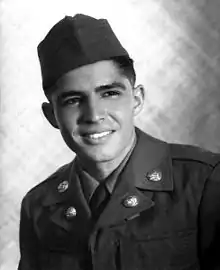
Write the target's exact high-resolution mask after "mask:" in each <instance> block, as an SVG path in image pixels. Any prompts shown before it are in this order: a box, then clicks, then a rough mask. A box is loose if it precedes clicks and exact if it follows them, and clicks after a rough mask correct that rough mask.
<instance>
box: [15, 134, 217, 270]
mask: <svg viewBox="0 0 220 270" xmlns="http://www.w3.org/2000/svg"><path fill="white" fill-rule="evenodd" d="M136 134H137V143H136V146H135V148H134V150H133V152H132V154H131V156H130V158H129V160H128V162H127V163H126V165H125V167H124V169H123V171H122V172H121V174H120V175H119V177H118V180H117V185H116V187H115V189H114V191H113V193H112V195H111V198H110V200H109V202H108V203H107V205H106V207H105V209H104V211H103V212H102V213H101V215H100V217H99V219H98V220H97V221H96V222H94V221H93V219H92V217H91V212H90V209H89V206H88V204H87V202H86V200H85V197H84V195H83V192H82V188H81V185H80V181H79V179H78V177H77V174H76V173H75V172H74V161H72V162H71V163H69V164H66V165H65V166H63V167H61V168H60V169H59V170H57V171H56V172H55V173H54V174H53V175H51V176H50V177H49V178H48V179H46V180H45V181H44V182H42V183H40V184H39V185H38V186H36V187H34V188H33V189H32V190H31V191H29V192H28V193H27V194H26V196H25V197H24V199H23V201H22V206H21V219H20V252H21V258H20V263H19V267H18V269H19V270H169V269H170V270H171V269H173V270H174V269H176V270H177V269H178V270H180V269H181V270H183V269H184V270H196V269H205V270H216V269H220V165H219V164H220V156H219V155H218V154H213V153H211V152H208V151H205V150H203V149H200V148H198V147H194V146H187V145H178V144H169V143H166V142H163V141H160V140H158V139H155V138H153V137H151V136H149V135H147V134H146V133H144V132H142V131H141V130H139V129H136Z"/></svg>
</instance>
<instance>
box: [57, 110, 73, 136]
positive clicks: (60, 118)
mask: <svg viewBox="0 0 220 270" xmlns="http://www.w3.org/2000/svg"><path fill="white" fill-rule="evenodd" d="M76 118H77V114H76V113H75V112H73V111H72V110H59V111H57V114H56V119H57V122H58V125H59V127H60V128H61V129H67V130H70V131H71V130H72V129H74V128H75V126H76Z"/></svg>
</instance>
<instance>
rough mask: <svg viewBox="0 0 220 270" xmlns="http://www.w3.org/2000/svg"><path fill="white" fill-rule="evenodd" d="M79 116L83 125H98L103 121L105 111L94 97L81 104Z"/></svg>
mask: <svg viewBox="0 0 220 270" xmlns="http://www.w3.org/2000/svg"><path fill="white" fill-rule="evenodd" d="M81 116H82V119H81V120H82V121H83V122H84V123H88V124H90V123H99V122H101V121H103V120H104V119H105V110H103V109H102V106H101V102H100V101H99V100H98V99H97V98H96V97H91V98H89V99H88V100H87V101H86V102H85V103H84V104H83V108H82V115H81Z"/></svg>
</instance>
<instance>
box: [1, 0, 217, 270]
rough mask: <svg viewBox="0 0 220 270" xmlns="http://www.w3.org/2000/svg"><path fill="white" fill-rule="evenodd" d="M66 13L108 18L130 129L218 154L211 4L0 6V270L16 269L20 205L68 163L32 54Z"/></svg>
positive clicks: (115, 0)
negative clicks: (129, 69)
mask: <svg viewBox="0 0 220 270" xmlns="http://www.w3.org/2000/svg"><path fill="white" fill-rule="evenodd" d="M75 13H85V14H88V15H91V16H94V17H97V18H101V17H103V18H107V19H108V20H109V22H110V24H111V25H112V28H113V30H114V31H115V33H116V34H117V36H118V37H119V39H120V41H121V42H122V44H123V45H124V46H125V48H126V49H127V50H128V51H129V53H130V54H131V56H132V58H133V59H134V60H135V67H136V72H137V77H138V78H137V83H142V84H144V85H145V88H146V102H145V108H144V111H143V113H142V114H141V115H140V117H138V118H137V121H136V123H137V125H138V126H139V127H141V128H142V129H143V130H145V131H146V132H148V133H150V134H152V135H153V136H156V137H158V138H160V139H164V140H167V141H170V142H180V143H187V144H194V145H199V146H201V147H204V148H206V149H209V150H212V151H214V152H220V89H219V87H220V15H219V14H220V1H219V0H209V1H208V0H206V1H205V0H179V1H176V0H136V1H135V0H124V1H123V0H121V1H119V0H108V1H103V0H93V1H91V0H71V1H68V0H62V1H61V0H60V1H58V0H47V1H45V0H38V1H32V0H17V1H16V0H0V26H1V36H0V90H1V96H0V97H1V107H0V110H1V115H0V143H1V150H0V173H1V175H0V177H1V182H0V211H1V213H0V214H1V217H0V270H13V269H16V267H17V263H18V259H19V248H18V230H19V214H20V203H21V199H22V197H23V196H24V195H25V193H26V192H27V191H28V190H29V189H30V188H31V187H33V186H34V185H36V184H37V183H39V182H41V181H42V180H44V179H45V178H46V177H47V176H48V175H49V174H51V173H52V172H53V171H54V170H55V169H56V168H58V166H61V165H62V164H64V163H66V162H68V161H70V160H71V159H72V158H73V157H74V154H73V153H71V152H70V150H69V149H68V148H67V146H65V144H64V142H63V141H62V138H61V135H60V134H59V131H58V130H55V129H53V128H52V127H51V126H50V125H49V123H48V122H47V121H46V119H44V116H43V114H42V112H41V103H42V102H43V101H45V100H46V99H45V97H44V95H43V91H42V88H41V77H40V76H41V75H40V67H39V63H38V58H37V51H36V47H37V45H38V43H39V42H40V41H41V40H42V39H43V38H44V36H45V35H46V33H47V32H48V30H49V29H50V28H51V27H52V26H53V25H54V24H55V23H56V22H57V21H58V20H60V19H62V18H63V17H64V16H65V15H75Z"/></svg>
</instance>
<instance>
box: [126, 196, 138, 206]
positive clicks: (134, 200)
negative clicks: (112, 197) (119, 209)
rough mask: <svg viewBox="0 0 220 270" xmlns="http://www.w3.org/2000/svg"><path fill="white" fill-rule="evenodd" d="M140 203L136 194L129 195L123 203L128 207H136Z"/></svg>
mask: <svg viewBox="0 0 220 270" xmlns="http://www.w3.org/2000/svg"><path fill="white" fill-rule="evenodd" d="M138 204H139V198H138V197H137V196H135V195H133V196H128V197H127V198H125V199H124V201H123V205H124V206H125V207H127V208H131V207H135V206H137V205H138Z"/></svg>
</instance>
